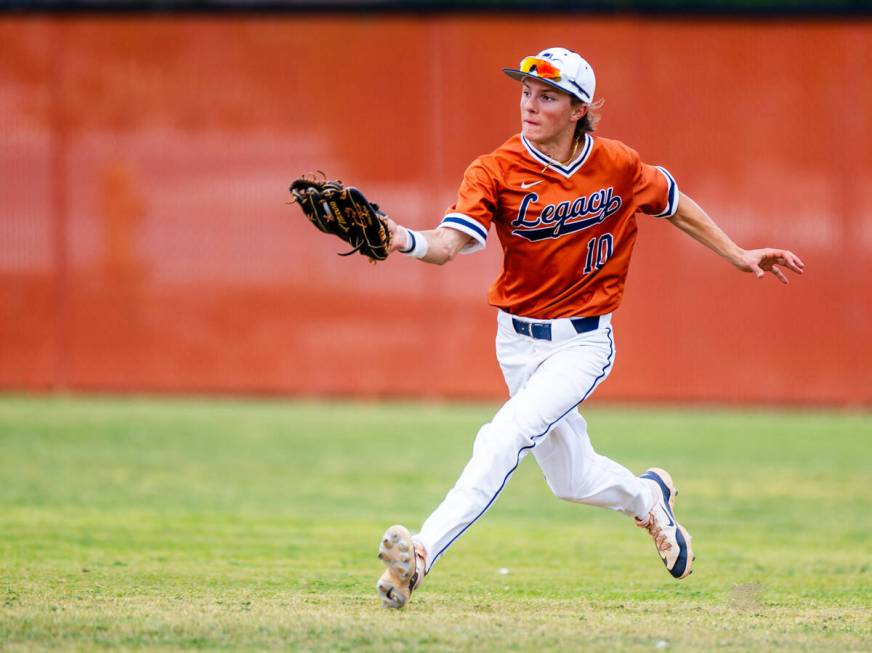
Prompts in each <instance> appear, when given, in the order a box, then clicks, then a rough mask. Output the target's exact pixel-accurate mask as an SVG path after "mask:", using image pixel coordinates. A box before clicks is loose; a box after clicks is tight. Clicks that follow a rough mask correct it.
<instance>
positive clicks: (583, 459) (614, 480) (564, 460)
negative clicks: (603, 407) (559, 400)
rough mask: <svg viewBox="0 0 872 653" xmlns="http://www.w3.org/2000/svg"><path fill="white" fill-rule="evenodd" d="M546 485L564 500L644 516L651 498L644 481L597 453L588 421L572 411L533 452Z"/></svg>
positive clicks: (634, 515)
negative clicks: (589, 434)
mask: <svg viewBox="0 0 872 653" xmlns="http://www.w3.org/2000/svg"><path fill="white" fill-rule="evenodd" d="M533 455H534V456H535V458H536V462H538V463H539V467H540V468H541V469H542V472H543V473H544V474H545V480H546V481H547V483H548V487H550V488H551V491H552V492H554V494H555V496H557V497H559V498H560V499H564V500H565V501H573V502H575V503H584V504H588V505H592V506H600V507H602V508H609V509H610V510H617V511H619V512H622V513H624V514H626V515H629V516H631V517H639V518H643V517H644V516H645V515H647V514H648V510H650V508H651V503H652V501H653V497H652V496H651V492H650V490H649V488H648V487H647V486H646V484H645V483H644V482H643V481H642V480H641V479H640V478H638V477H637V476H636V475H635V474H633V473H632V472H631V471H630V470H628V469H627V468H626V467H624V466H623V465H620V464H618V463H616V462H615V461H613V460H611V459H610V458H607V457H606V456H602V455H600V454H598V453H596V452H595V451H594V449H593V446H592V445H591V442H590V437H589V436H588V433H587V422H585V420H584V417H582V416H581V415H580V414H579V413H578V412H577V411H574V410H573V411H571V412H570V414H569V415H567V416H566V418H565V419H563V420H561V422H560V423H559V424H558V425H557V426H555V427H554V428H553V429H552V430H551V433H550V434H549V435H548V437H547V438H546V439H545V440H544V441H543V442H542V443H541V444H540V445H539V446H538V447H536V449H535V450H534V451H533Z"/></svg>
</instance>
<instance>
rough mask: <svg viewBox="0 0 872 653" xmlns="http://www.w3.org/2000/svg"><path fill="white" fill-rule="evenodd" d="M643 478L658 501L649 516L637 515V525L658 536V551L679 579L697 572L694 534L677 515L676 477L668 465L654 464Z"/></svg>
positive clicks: (655, 539) (656, 544)
mask: <svg viewBox="0 0 872 653" xmlns="http://www.w3.org/2000/svg"><path fill="white" fill-rule="evenodd" d="M639 478H641V479H642V480H644V481H647V482H648V483H649V484H650V485H651V491H652V492H653V493H654V497H655V501H654V506H653V507H652V508H651V512H649V513H648V517H647V519H643V520H640V519H638V518H637V519H636V525H637V526H638V527H639V528H644V529H645V530H647V531H648V533H650V534H651V537H652V538H654V545H655V546H656V547H657V553H658V554H659V555H660V559H661V560H663V564H664V565H666V569H667V571H669V573H670V574H672V576H673V577H674V578H676V579H678V580H681V579H682V578H687V577H688V576H690V574H691V573H693V561H694V559H695V557H694V555H693V549H692V548H691V537H690V533H688V532H687V531H686V530H685V528H684V526H682V525H681V524H679V523H678V520H677V519H676V518H675V512H674V510H675V495H677V494H678V490H676V489H675V486H674V485H673V483H672V477H671V476H670V475H669V472H667V471H666V470H664V469H659V468H657V467H652V468H651V469H649V470H648V471H646V472H645V473H644V474H642V475H641V476H640V477H639Z"/></svg>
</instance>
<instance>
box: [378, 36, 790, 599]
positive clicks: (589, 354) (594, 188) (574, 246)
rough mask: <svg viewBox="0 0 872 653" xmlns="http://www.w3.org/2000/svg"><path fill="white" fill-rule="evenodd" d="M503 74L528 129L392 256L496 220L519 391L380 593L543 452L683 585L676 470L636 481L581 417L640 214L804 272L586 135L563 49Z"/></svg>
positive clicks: (686, 568)
mask: <svg viewBox="0 0 872 653" xmlns="http://www.w3.org/2000/svg"><path fill="white" fill-rule="evenodd" d="M504 72H505V73H506V74H507V75H509V76H510V77H512V78H513V79H516V80H518V81H520V82H521V133H520V134H516V135H514V136H512V137H511V138H510V139H509V140H508V141H506V142H505V143H504V144H503V145H501V146H500V147H499V148H497V149H496V150H494V151H493V152H492V153H490V154H487V155H484V156H481V157H479V158H478V159H476V160H475V161H473V163H472V164H471V165H470V166H469V168H467V170H466V172H465V174H464V177H463V182H462V184H461V186H460V190H459V192H458V196H457V202H456V203H455V204H454V206H452V207H451V208H450V209H449V211H448V213H447V214H446V215H445V216H444V218H443V219H442V222H441V223H440V224H439V226H438V227H437V228H436V229H434V230H431V231H424V232H416V231H413V230H411V229H407V228H405V227H402V226H399V225H397V224H396V223H394V222H393V221H389V227H390V229H391V232H392V234H393V249H394V250H397V251H400V252H402V253H404V254H408V255H410V256H413V257H416V258H419V259H421V260H423V261H425V262H427V263H434V264H437V265H442V264H444V263H446V262H448V261H450V260H452V259H453V258H454V257H455V256H456V255H457V254H458V253H459V252H474V251H476V250H479V249H482V248H483V247H484V246H485V243H486V240H487V235H488V230H489V228H490V226H491V225H493V226H494V228H495V230H496V233H497V236H498V238H499V241H500V245H501V246H502V249H503V254H504V261H503V270H502V273H501V274H500V276H499V277H498V278H497V280H496V281H495V282H494V284H493V286H492V287H491V289H490V292H489V300H490V303H491V304H492V305H493V306H495V307H496V308H497V309H499V310H498V332H497V358H498V360H499V363H500V366H501V368H502V371H503V375H504V376H505V379H506V383H507V385H508V387H509V390H510V395H511V398H510V399H509V400H508V401H507V402H506V403H505V404H504V405H503V406H502V408H501V409H500V410H499V411H498V412H497V414H496V415H495V416H494V418H493V420H492V421H491V422H489V423H488V424H485V425H484V426H483V427H482V428H481V429H480V430H479V432H478V435H477V436H476V439H475V445H474V448H473V455H472V458H471V459H470V461H469V463H468V464H467V465H466V468H465V469H464V470H463V473H462V474H461V475H460V478H459V479H458V480H457V483H456V484H455V486H454V488H453V489H451V491H450V492H448V494H447V496H446V497H445V499H444V500H443V501H442V503H441V504H440V505H439V506H438V507H437V508H436V510H435V511H434V512H433V513H432V514H431V515H430V517H428V518H427V520H426V521H425V522H424V524H423V526H422V527H421V530H420V532H419V533H418V534H417V535H415V536H412V535H411V534H410V532H409V531H408V530H407V529H406V528H405V527H403V526H399V525H396V526H392V527H390V528H389V529H388V530H387V532H386V533H385V535H384V537H383V538H382V541H381V544H380V548H379V558H381V559H382V561H383V562H384V564H385V566H386V567H387V569H386V571H385V572H384V574H383V576H382V577H381V578H380V579H379V581H378V583H377V590H378V593H379V595H380V596H381V598H382V600H383V603H384V605H385V606H387V607H392V608H401V607H403V606H404V605H405V604H406V603H407V602H408V600H409V598H410V596H411V593H412V591H413V590H414V589H416V588H417V587H418V586H419V585H420V584H421V581H422V579H423V577H424V575H425V574H426V573H428V572H429V571H430V570H431V569H432V567H433V565H434V564H435V563H436V561H437V560H438V559H439V557H440V556H441V555H442V554H443V553H444V552H445V551H446V549H447V548H448V547H449V546H450V545H451V544H452V543H453V542H454V541H455V540H456V539H457V538H458V537H460V535H462V534H463V533H464V532H465V531H466V530H467V529H468V528H469V527H470V526H471V525H472V524H473V523H475V521H476V520H478V519H479V518H480V517H481V516H482V515H483V514H484V513H485V512H486V511H487V509H488V508H489V507H490V506H491V505H492V504H493V502H494V501H495V500H496V498H497V496H498V495H499V493H500V492H501V491H502V489H503V487H505V485H506V483H507V482H508V480H509V478H510V477H511V475H512V473H513V472H514V471H515V469H517V467H518V465H519V464H520V462H521V460H522V459H523V457H524V456H525V455H526V454H527V453H529V452H532V453H533V456H534V457H535V458H536V462H538V463H539V466H540V467H541V468H542V471H543V473H544V474H545V478H546V480H547V482H548V485H549V487H550V488H551V490H552V491H553V492H554V494H555V495H556V496H558V497H560V498H561V499H565V500H567V501H574V502H577V503H585V504H590V505H595V506H601V507H604V508H610V509H612V510H617V511H620V512H623V513H624V514H626V515H629V516H630V517H632V518H634V519H635V523H636V524H637V525H638V526H640V527H642V528H644V529H646V530H647V531H648V532H649V534H650V535H651V537H652V538H653V540H654V544H655V546H656V548H657V551H658V553H659V555H660V557H661V559H662V561H663V563H664V564H665V566H666V569H667V570H668V571H669V572H670V573H671V574H672V576H673V577H675V578H677V579H681V578H686V577H687V576H688V575H689V574H690V573H691V572H692V569H693V560H694V556H693V550H692V545H691V537H690V534H689V533H688V532H687V530H686V529H685V528H684V527H683V526H682V525H681V524H679V523H678V521H677V519H676V517H675V512H674V505H675V487H674V485H673V482H672V478H671V477H670V475H669V474H668V473H667V472H666V471H664V470H662V469H658V468H652V469H649V470H648V471H646V472H645V473H644V474H642V475H641V476H638V477H637V476H635V475H634V474H632V473H631V472H630V471H629V470H627V469H626V468H625V467H623V466H622V465H620V464H618V463H616V462H614V461H612V460H610V459H608V458H606V457H605V456H601V455H599V454H597V453H596V452H595V451H594V450H593V447H592V446H591V443H590V439H589V437H588V433H587V425H586V423H585V421H584V418H583V417H582V416H581V415H580V414H579V412H578V411H577V410H576V407H577V406H578V405H579V404H581V403H582V402H583V401H584V400H585V399H586V398H587V397H588V396H590V394H591V393H592V392H593V391H594V390H595V389H596V387H597V386H598V385H599V384H600V383H602V382H603V381H604V380H605V379H606V377H607V376H608V375H609V373H610V371H611V368H612V362H613V361H614V354H615V346H614V338H613V336H612V330H613V326H612V320H611V315H612V313H613V312H614V311H615V310H616V309H617V308H618V306H619V305H620V302H621V297H622V295H623V289H624V280H625V279H626V275H627V270H628V267H629V263H630V255H631V253H632V250H633V244H634V242H635V238H636V222H635V214H636V212H642V213H647V214H649V215H652V216H654V217H657V218H665V219H667V220H669V222H671V223H672V224H673V225H675V226H676V227H678V228H679V229H681V230H682V231H684V232H685V233H687V234H689V235H690V236H692V237H693V238H695V239H696V240H698V241H700V242H701V243H703V244H704V245H706V246H707V247H709V248H710V249H712V250H713V251H714V252H716V253H717V254H719V255H721V256H723V257H724V258H726V259H727V260H728V261H730V262H731V263H732V264H733V265H735V266H736V267H737V268H738V269H739V270H742V271H744V272H752V273H753V274H755V275H756V276H757V277H762V276H763V275H764V273H765V272H771V273H772V274H773V275H775V276H776V277H777V278H778V279H779V280H780V281H782V282H783V283H788V280H787V278H786V276H785V275H784V272H783V271H782V270H781V269H780V267H779V266H783V267H785V268H787V269H789V270H792V271H793V272H796V273H801V272H802V269H803V263H802V261H800V259H799V258H798V257H797V256H796V255H795V254H793V253H792V252H789V251H787V250H781V249H756V250H745V249H742V248H740V247H739V246H738V245H736V244H735V243H734V242H733V241H732V240H730V238H729V237H728V236H727V235H726V234H725V233H724V232H723V231H722V230H721V229H720V228H719V227H718V226H717V225H716V224H715V223H714V222H713V221H712V220H711V219H710V218H709V217H708V216H707V215H706V214H705V213H704V212H703V210H702V209H701V208H700V207H699V206H698V205H697V204H696V203H695V202H694V201H693V200H692V199H690V198H689V197H688V196H687V195H684V194H683V193H680V192H679V190H678V186H677V184H676V182H675V180H674V179H673V177H672V175H670V174H669V172H668V171H667V170H666V169H665V168H662V167H653V166H649V165H646V164H644V163H642V161H641V160H640V159H639V155H638V154H637V153H636V152H635V151H634V150H632V149H630V148H629V147H627V146H626V145H624V144H623V143H621V142H619V141H615V140H610V139H605V138H599V137H597V138H594V137H593V136H592V135H591V132H593V130H594V127H595V122H596V119H595V117H594V116H593V115H592V114H591V106H592V103H593V99H594V91H595V85H596V82H595V78H594V73H593V70H592V69H591V67H590V65H589V64H588V63H587V62H586V61H585V60H584V59H582V58H581V57H580V56H579V55H578V54H576V53H574V52H571V51H569V50H566V49H564V48H549V49H547V50H543V51H542V52H540V53H539V54H538V55H536V56H532V57H525V58H524V59H523V60H522V61H521V64H520V66H519V68H517V69H512V68H506V69H504Z"/></svg>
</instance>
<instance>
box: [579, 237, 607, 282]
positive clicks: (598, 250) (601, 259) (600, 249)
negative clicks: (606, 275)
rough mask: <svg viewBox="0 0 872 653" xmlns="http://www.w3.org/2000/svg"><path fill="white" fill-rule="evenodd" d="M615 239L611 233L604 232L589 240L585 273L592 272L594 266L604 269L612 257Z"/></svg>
mask: <svg viewBox="0 0 872 653" xmlns="http://www.w3.org/2000/svg"><path fill="white" fill-rule="evenodd" d="M613 243H614V239H613V238H612V235H611V234H603V235H602V236H598V237H597V238H591V239H590V240H589V241H587V257H586V258H585V259H584V274H590V273H591V272H592V271H593V270H594V268H596V269H597V270H600V269H602V267H603V266H604V265H605V264H606V261H608V260H609V259H610V258H611V257H612V245H613Z"/></svg>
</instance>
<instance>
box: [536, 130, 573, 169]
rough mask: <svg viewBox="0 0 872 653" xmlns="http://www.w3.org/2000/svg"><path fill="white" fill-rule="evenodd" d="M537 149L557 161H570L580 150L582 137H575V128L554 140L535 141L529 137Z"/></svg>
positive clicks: (562, 162)
mask: <svg viewBox="0 0 872 653" xmlns="http://www.w3.org/2000/svg"><path fill="white" fill-rule="evenodd" d="M528 140H530V142H531V143H532V144H533V147H535V148H536V149H537V150H539V151H540V152H541V153H542V154H544V155H545V156H547V157H548V158H549V159H552V160H553V161H554V162H556V163H561V164H565V163H569V162H570V161H571V160H572V158H573V157H574V156H575V155H576V153H577V152H578V143H579V140H580V139H576V138H575V134H574V130H573V131H569V132H564V133H563V134H560V135H559V136H557V137H556V138H554V139H553V140H549V141H534V140H532V139H528Z"/></svg>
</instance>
